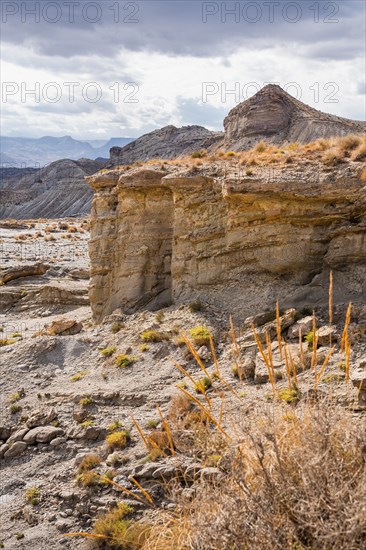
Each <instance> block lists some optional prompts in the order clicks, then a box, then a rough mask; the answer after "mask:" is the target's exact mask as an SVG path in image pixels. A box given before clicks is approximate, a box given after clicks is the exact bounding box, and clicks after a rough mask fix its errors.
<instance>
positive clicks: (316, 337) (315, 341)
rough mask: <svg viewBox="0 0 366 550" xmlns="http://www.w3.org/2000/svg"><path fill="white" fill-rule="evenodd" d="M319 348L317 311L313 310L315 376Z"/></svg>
mask: <svg viewBox="0 0 366 550" xmlns="http://www.w3.org/2000/svg"><path fill="white" fill-rule="evenodd" d="M317 349H318V336H317V333H316V317H315V311H313V353H312V356H311V369H312V370H314V376H316V364H317Z"/></svg>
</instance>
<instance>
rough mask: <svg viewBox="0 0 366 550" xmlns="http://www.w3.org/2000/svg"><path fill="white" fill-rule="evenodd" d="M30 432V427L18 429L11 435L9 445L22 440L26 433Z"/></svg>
mask: <svg viewBox="0 0 366 550" xmlns="http://www.w3.org/2000/svg"><path fill="white" fill-rule="evenodd" d="M28 432H29V428H20V430H16V431H15V432H14V433H13V434H11V436H10V437H9V439H8V441H7V443H8V445H11V444H12V443H15V442H16V441H22V440H23V438H24V436H25V434H26V433H28Z"/></svg>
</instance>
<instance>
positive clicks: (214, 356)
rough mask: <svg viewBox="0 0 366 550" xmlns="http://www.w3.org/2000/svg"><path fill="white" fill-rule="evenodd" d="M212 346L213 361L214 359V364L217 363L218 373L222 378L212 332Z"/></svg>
mask: <svg viewBox="0 0 366 550" xmlns="http://www.w3.org/2000/svg"><path fill="white" fill-rule="evenodd" d="M210 348H211V354H212V358H213V361H214V364H215V368H216V372H217V375H218V377H219V378H221V372H220V368H219V362H218V360H217V356H216V352H215V346H214V343H213V338H212V335H211V334H210Z"/></svg>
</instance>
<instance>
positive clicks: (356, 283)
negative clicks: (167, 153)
mask: <svg viewBox="0 0 366 550" xmlns="http://www.w3.org/2000/svg"><path fill="white" fill-rule="evenodd" d="M363 167H364V164H363V163H361V162H353V161H351V160H345V161H344V162H343V163H342V164H338V165H337V166H329V165H327V164H323V162H321V161H320V159H318V161H316V160H315V159H314V158H313V160H311V161H310V160H306V152H305V151H304V152H299V154H298V156H297V157H296V158H295V159H294V160H293V161H292V163H291V164H286V163H279V164H277V165H276V164H261V165H257V166H255V167H253V168H250V169H249V168H247V167H246V166H245V165H242V164H240V163H239V162H237V161H236V160H235V158H234V159H231V160H230V161H228V160H218V161H217V162H207V163H204V164H202V163H201V162H200V163H199V164H196V165H191V166H189V164H188V163H187V162H182V163H179V162H176V163H166V164H165V165H164V170H161V163H160V164H159V163H156V165H153V164H152V163H150V164H148V165H145V166H142V167H140V168H137V169H136V168H135V169H127V170H124V169H121V170H110V171H106V172H103V173H99V174H96V175H94V176H91V177H90V178H88V182H89V184H90V185H91V186H92V187H93V189H94V192H95V196H94V201H93V207H92V224H91V241H90V257H91V287H90V298H91V305H92V308H93V312H94V316H95V318H96V319H97V320H101V319H102V318H103V316H104V315H106V314H109V313H111V312H112V311H113V310H114V309H116V308H119V307H121V308H122V309H123V310H125V311H131V310H133V309H135V308H138V307H139V306H145V307H150V308H155V307H160V306H161V305H164V304H167V303H170V302H171V301H175V302H180V301H183V302H184V301H191V300H192V299H194V298H196V297H197V298H201V299H203V300H205V301H207V302H214V303H215V304H217V305H219V306H220V307H221V308H222V309H223V311H227V312H232V313H234V312H235V313H236V314H242V316H243V317H244V316H246V315H248V314H250V313H251V312H252V311H253V310H255V309H256V308H258V309H263V305H264V304H266V305H270V304H272V303H273V302H274V301H275V300H276V298H277V296H278V295H281V296H283V295H287V298H288V302H289V303H291V304H294V303H296V304H297V305H301V304H302V305H305V304H315V303H316V302H317V300H318V299H319V296H320V295H322V296H323V297H324V295H325V296H326V291H325V290H324V287H325V288H326V287H327V280H328V276H329V270H330V269H332V270H333V271H334V280H335V300H336V301H337V300H338V301H341V302H343V301H347V300H349V299H351V300H352V301H357V300H365V298H366V277H365V275H366V193H365V183H364V181H362V180H361V173H362V169H363Z"/></svg>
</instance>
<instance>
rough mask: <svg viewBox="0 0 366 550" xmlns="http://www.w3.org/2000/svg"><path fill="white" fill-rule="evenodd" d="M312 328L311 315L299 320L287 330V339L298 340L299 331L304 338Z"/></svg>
mask: <svg viewBox="0 0 366 550" xmlns="http://www.w3.org/2000/svg"><path fill="white" fill-rule="evenodd" d="M312 328H313V318H312V316H311V315H309V316H307V317H304V318H303V319H300V320H299V321H297V323H295V324H294V325H292V327H290V328H289V330H288V337H289V338H299V336H300V331H301V335H302V336H305V334H307V333H308V332H309V331H311V330H312Z"/></svg>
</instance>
